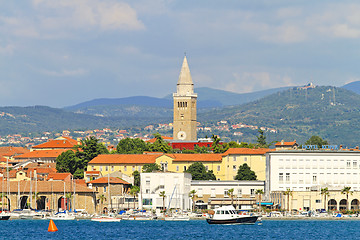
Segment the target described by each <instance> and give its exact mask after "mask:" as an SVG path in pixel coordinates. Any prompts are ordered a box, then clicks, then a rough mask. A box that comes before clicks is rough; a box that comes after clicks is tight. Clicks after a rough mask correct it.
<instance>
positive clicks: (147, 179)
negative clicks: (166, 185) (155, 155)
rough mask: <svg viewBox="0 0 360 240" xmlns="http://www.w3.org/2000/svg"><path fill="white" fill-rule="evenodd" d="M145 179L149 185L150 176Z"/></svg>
mask: <svg viewBox="0 0 360 240" xmlns="http://www.w3.org/2000/svg"><path fill="white" fill-rule="evenodd" d="M145 181H146V185H150V178H149V177H147V178H146V180H145Z"/></svg>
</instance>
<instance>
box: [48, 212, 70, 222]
mask: <svg viewBox="0 0 360 240" xmlns="http://www.w3.org/2000/svg"><path fill="white" fill-rule="evenodd" d="M48 219H51V220H75V216H74V215H71V214H69V212H68V211H64V212H57V213H55V214H54V215H53V216H50V217H48Z"/></svg>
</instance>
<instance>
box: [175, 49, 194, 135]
mask: <svg viewBox="0 0 360 240" xmlns="http://www.w3.org/2000/svg"><path fill="white" fill-rule="evenodd" d="M173 99H174V122H173V139H174V140H175V141H177V140H181V141H196V140H197V135H196V100H197V94H196V93H194V83H193V81H192V78H191V74H190V69H189V65H188V63H187V59H186V56H185V57H184V61H183V64H182V67H181V72H180V76H179V80H178V83H177V91H176V93H174V94H173Z"/></svg>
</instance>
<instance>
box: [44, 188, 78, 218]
mask: <svg viewBox="0 0 360 240" xmlns="http://www.w3.org/2000/svg"><path fill="white" fill-rule="evenodd" d="M65 192H66V190H65V181H64V196H63V199H64V204H65V203H66V194H65ZM48 219H51V220H75V216H73V215H70V214H69V211H68V210H67V209H65V210H64V211H63V212H57V213H55V214H54V215H52V216H50V217H48Z"/></svg>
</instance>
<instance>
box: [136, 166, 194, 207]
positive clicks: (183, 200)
mask: <svg viewBox="0 0 360 240" xmlns="http://www.w3.org/2000/svg"><path fill="white" fill-rule="evenodd" d="M140 182H141V186H140V194H139V208H140V209H152V210H156V209H163V206H165V208H166V209H180V210H190V209H191V199H190V197H189V193H190V189H191V188H190V187H191V174H190V173H172V172H152V173H141V174H140ZM161 192H164V193H165V198H164V201H163V198H162V197H161V195H160V193H161Z"/></svg>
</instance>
